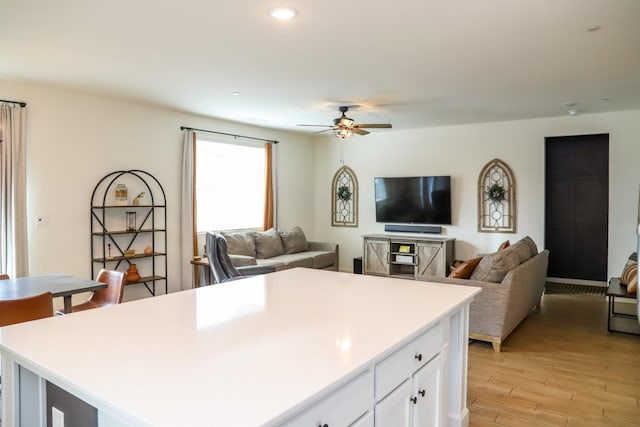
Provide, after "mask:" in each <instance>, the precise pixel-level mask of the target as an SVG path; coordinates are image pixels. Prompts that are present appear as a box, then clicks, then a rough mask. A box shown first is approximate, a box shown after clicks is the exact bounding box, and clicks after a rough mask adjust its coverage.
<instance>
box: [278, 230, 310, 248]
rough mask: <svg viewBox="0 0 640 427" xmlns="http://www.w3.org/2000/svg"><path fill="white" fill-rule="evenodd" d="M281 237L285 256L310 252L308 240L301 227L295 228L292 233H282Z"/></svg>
mask: <svg viewBox="0 0 640 427" xmlns="http://www.w3.org/2000/svg"><path fill="white" fill-rule="evenodd" d="M280 237H281V238H282V246H284V253H285V254H297V253H298V252H305V251H307V250H309V245H308V243H307V238H306V236H305V235H304V232H303V231H302V228H300V227H293V228H292V229H291V231H281V232H280Z"/></svg>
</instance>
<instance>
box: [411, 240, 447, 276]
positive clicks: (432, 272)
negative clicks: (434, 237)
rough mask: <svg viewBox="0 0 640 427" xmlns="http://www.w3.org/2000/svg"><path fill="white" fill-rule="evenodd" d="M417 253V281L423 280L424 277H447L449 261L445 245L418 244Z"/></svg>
mask: <svg viewBox="0 0 640 427" xmlns="http://www.w3.org/2000/svg"><path fill="white" fill-rule="evenodd" d="M417 252H418V271H417V272H416V278H417V279H423V278H424V277H423V276H441V277H445V276H446V275H447V259H446V256H445V251H444V244H443V243H437V242H436V243H418V244H417Z"/></svg>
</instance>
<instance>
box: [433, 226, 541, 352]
mask: <svg viewBox="0 0 640 427" xmlns="http://www.w3.org/2000/svg"><path fill="white" fill-rule="evenodd" d="M525 239H527V240H525ZM525 247H528V251H527V250H525ZM527 252H528V254H527ZM548 260H549V251H548V250H543V251H542V252H540V253H538V252H537V248H536V247H535V243H533V241H532V240H531V239H530V238H528V237H525V238H524V239H522V240H520V241H518V242H517V243H515V244H513V245H511V246H509V247H507V248H506V249H503V250H500V251H498V252H495V253H493V254H490V255H487V256H485V257H483V258H482V260H481V261H480V263H479V264H478V266H477V267H476V268H475V269H474V271H473V274H472V275H471V278H470V279H456V278H451V277H430V278H429V279H427V280H429V281H433V282H439V283H448V284H454V285H463V286H477V287H480V288H482V292H481V293H480V294H478V295H477V296H476V297H475V299H474V300H473V302H472V303H471V306H470V309H469V336H470V338H472V339H476V340H480V341H487V342H490V343H491V344H492V345H493V349H494V351H496V352H499V351H500V347H501V345H502V343H503V341H504V340H505V339H506V338H507V337H508V336H509V334H510V333H511V332H512V331H513V330H514V329H515V328H516V327H517V326H518V325H519V324H520V322H522V321H523V320H524V318H525V317H527V315H528V314H529V312H530V311H531V310H532V309H533V308H534V307H536V306H537V307H539V306H540V299H541V297H542V294H543V293H544V285H545V282H546V276H547V264H548ZM503 273H504V275H503V277H502V278H501V279H500V280H499V281H497V282H496V281H495V280H496V278H498V277H500V276H501V275H502V274H503Z"/></svg>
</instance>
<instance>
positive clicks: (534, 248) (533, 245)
mask: <svg viewBox="0 0 640 427" xmlns="http://www.w3.org/2000/svg"><path fill="white" fill-rule="evenodd" d="M522 240H524V241H525V242H527V245H529V249H530V251H531V256H532V257H534V256H536V255H538V246H537V245H536V242H534V241H533V239H532V238H531V237H529V236H524V237H523V238H522Z"/></svg>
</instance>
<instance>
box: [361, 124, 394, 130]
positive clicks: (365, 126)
mask: <svg viewBox="0 0 640 427" xmlns="http://www.w3.org/2000/svg"><path fill="white" fill-rule="evenodd" d="M353 127H356V128H379V129H391V124H390V123H369V124H357V125H353Z"/></svg>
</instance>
